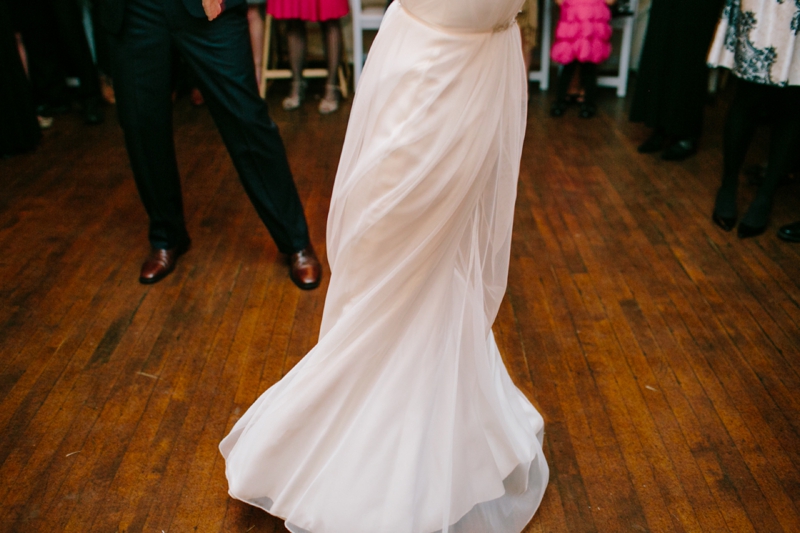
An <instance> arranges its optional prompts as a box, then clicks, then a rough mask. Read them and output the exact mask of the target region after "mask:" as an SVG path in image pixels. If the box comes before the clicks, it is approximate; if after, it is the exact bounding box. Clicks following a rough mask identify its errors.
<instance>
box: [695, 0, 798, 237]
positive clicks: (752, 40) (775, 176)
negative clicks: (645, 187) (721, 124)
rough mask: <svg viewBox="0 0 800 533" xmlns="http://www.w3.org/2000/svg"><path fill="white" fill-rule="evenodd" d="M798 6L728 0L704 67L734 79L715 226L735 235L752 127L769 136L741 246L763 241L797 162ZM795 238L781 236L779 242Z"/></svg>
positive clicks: (742, 224) (775, 1) (762, 0)
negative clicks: (766, 127) (762, 127)
mask: <svg viewBox="0 0 800 533" xmlns="http://www.w3.org/2000/svg"><path fill="white" fill-rule="evenodd" d="M798 31H800V3H799V2H783V3H781V2H779V1H778V0H726V3H725V10H724V11H723V12H722V19H721V20H720V23H719V26H718V27H717V33H716V35H715V37H714V42H713V44H712V45H711V52H709V55H708V63H709V64H710V65H711V66H714V67H723V68H728V69H730V71H731V73H732V74H733V75H734V76H736V78H738V79H737V80H736V81H737V85H736V95H735V96H734V99H733V102H731V106H730V108H729V109H728V116H727V118H726V120H725V131H724V134H723V171H722V184H721V185H720V188H719V191H717V197H716V199H715V201H714V212H713V214H712V218H713V220H714V222H715V223H716V224H717V225H718V226H719V227H720V228H722V229H723V230H725V231H731V230H732V229H733V228H734V227H736V220H737V205H736V204H737V200H738V198H737V196H738V194H737V193H738V188H739V172H740V171H741V169H742V165H743V164H744V158H745V156H746V155H747V149H748V148H749V146H750V141H751V140H752V139H753V134H754V133H755V130H756V127H757V126H758V125H759V123H761V122H762V121H763V120H764V119H765V118H767V119H768V120H769V124H770V128H771V130H772V131H771V136H770V145H769V160H768V161H767V170H766V173H765V174H764V179H763V181H762V182H761V184H760V185H759V187H758V191H757V192H756V195H755V198H753V200H752V202H751V203H750V207H748V209H747V212H746V213H745V215H744V216H743V217H742V221H741V222H740V223H739V227H738V228H737V234H738V236H739V238H740V239H744V238H747V237H755V236H757V235H761V234H762V233H764V231H765V230H766V229H767V226H768V225H769V217H770V213H771V211H772V200H773V198H774V196H775V190H776V189H777V187H778V184H779V183H780V181H781V179H783V178H784V177H785V176H786V175H787V174H788V173H789V172H790V171H791V170H792V167H793V165H794V163H795V162H796V161H797V157H798V151H797V147H798V146H800V53H798V52H800V50H799V49H798V47H800V40H798V38H797V34H798ZM793 235H794V236H795V237H796V236H797V234H796V233H794V232H793V231H792V228H781V230H780V231H779V236H781V237H782V238H784V237H792V236H793Z"/></svg>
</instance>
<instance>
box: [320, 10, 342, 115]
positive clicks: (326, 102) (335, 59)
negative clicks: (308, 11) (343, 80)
mask: <svg viewBox="0 0 800 533" xmlns="http://www.w3.org/2000/svg"><path fill="white" fill-rule="evenodd" d="M320 26H321V27H322V33H323V36H324V39H325V52H326V55H327V58H328V79H327V80H326V82H325V96H324V97H323V98H322V100H321V101H320V103H319V112H320V113H322V114H324V115H327V114H328V113H333V112H334V111H336V110H337V109H339V99H340V97H341V95H340V93H339V85H338V83H337V78H338V75H339V65H340V64H341V59H342V26H341V24H340V23H339V19H333V20H326V21H322V22H320Z"/></svg>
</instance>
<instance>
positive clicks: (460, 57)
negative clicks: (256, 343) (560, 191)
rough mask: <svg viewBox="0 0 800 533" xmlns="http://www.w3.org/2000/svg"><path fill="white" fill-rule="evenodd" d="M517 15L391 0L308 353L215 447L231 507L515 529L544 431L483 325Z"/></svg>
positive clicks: (489, 305)
mask: <svg viewBox="0 0 800 533" xmlns="http://www.w3.org/2000/svg"><path fill="white" fill-rule="evenodd" d="M520 3H521V0H403V1H402V5H401V4H399V3H398V2H395V3H394V4H392V6H391V7H390V8H389V10H388V11H387V14H386V16H385V19H384V22H383V24H382V26H381V30H380V32H379V33H378V36H377V37H376V40H375V42H374V43H373V46H372V49H371V50H370V54H369V59H368V60H367V64H366V66H365V69H364V74H363V76H362V78H361V82H360V84H359V87H358V91H357V93H356V97H355V101H354V102H353V108H352V112H351V116H350V123H349V126H348V131H347V135H346V139H345V144H344V148H343V152H342V157H341V161H340V164H339V169H338V173H337V177H336V182H335V185H334V191H333V198H332V202H331V209H330V214H329V219H328V260H329V262H330V266H331V272H332V275H331V280H330V287H329V289H328V294H327V299H326V303H325V310H324V314H323V320H322V327H321V331H320V337H319V342H318V344H317V346H316V347H315V348H314V349H312V350H311V351H310V352H309V353H308V354H307V355H306V356H305V357H304V358H303V360H301V361H300V362H299V363H298V364H297V365H296V366H295V367H294V368H293V369H292V370H291V371H290V372H289V373H288V374H287V375H286V376H285V377H284V378H283V379H282V380H281V381H279V382H278V383H276V384H275V385H274V386H272V387H271V388H270V389H269V390H267V391H266V392H265V393H264V394H263V395H262V396H261V397H260V398H259V399H258V400H257V401H256V402H255V403H254V404H253V406H252V407H251V408H250V409H249V410H248V411H247V412H246V413H245V414H244V415H243V416H242V418H241V419H240V420H239V421H238V422H237V423H236V424H235V426H234V428H233V429H232V431H231V433H230V434H229V435H228V436H227V437H226V438H225V439H224V440H223V441H222V443H221V444H220V450H221V451H222V454H223V456H224V457H225V459H226V474H227V477H228V482H229V491H230V494H231V495H232V496H233V497H234V498H238V499H240V500H242V501H245V502H247V503H250V504H252V505H256V506H259V507H261V508H263V509H265V510H266V511H268V512H270V513H271V514H273V515H275V516H279V517H282V518H284V519H285V520H286V525H287V527H288V528H289V530H290V531H292V532H294V533H309V532H310V533H434V532H442V533H519V532H520V531H521V530H522V529H523V528H524V527H525V525H526V524H527V523H528V522H529V521H530V519H531V517H532V516H533V514H534V512H535V511H536V509H537V508H538V506H539V503H540V501H541V498H542V496H543V493H544V490H545V487H546V485H547V479H548V467H547V463H546V462H545V458H544V455H543V453H542V447H541V440H542V434H543V428H544V422H543V419H542V417H541V416H540V415H539V413H538V412H537V411H536V409H535V408H534V407H533V406H532V405H531V403H530V402H529V401H528V399H527V398H526V397H525V396H524V395H523V394H522V393H521V392H520V391H519V389H517V387H515V386H514V384H513V383H512V381H511V379H510V377H509V374H508V372H507V370H506V369H505V366H504V365H503V361H502V359H501V357H500V353H499V351H498V349H497V345H496V344H495V341H494V337H493V335H492V331H491V325H492V323H493V322H494V320H495V317H496V315H497V311H498V308H499V305H500V302H501V299H502V298H503V294H504V292H505V287H506V279H507V275H508V262H509V256H510V244H511V226H512V220H513V212H514V202H515V197H516V183H517V176H518V173H519V161H520V155H521V150H522V141H523V135H524V130H525V116H526V80H525V73H524V72H523V70H524V69H523V63H522V56H521V44H520V37H519V30H518V29H517V27H516V25H514V24H513V23H512V22H511V21H513V19H514V16H515V15H516V13H517V11H518V10H519V7H520Z"/></svg>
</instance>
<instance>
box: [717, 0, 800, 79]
mask: <svg viewBox="0 0 800 533" xmlns="http://www.w3.org/2000/svg"><path fill="white" fill-rule="evenodd" d="M798 31H800V0H726V2H725V9H724V10H723V12H722V19H721V20H720V24H719V26H718V27H717V33H716V36H715V37H714V42H713V44H712V45H711V51H710V52H709V55H708V64H709V66H711V67H724V68H728V69H730V70H731V72H733V73H734V74H735V75H736V76H737V77H739V78H742V79H744V80H747V81H750V82H753V83H758V84H762V85H774V86H777V87H786V86H788V85H800V40H798V38H797V34H798Z"/></svg>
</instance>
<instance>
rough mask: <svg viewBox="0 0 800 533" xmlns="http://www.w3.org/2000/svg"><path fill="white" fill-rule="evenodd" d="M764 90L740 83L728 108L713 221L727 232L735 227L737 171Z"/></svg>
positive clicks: (750, 136)
mask: <svg viewBox="0 0 800 533" xmlns="http://www.w3.org/2000/svg"><path fill="white" fill-rule="evenodd" d="M762 89H763V87H761V86H759V85H756V84H754V83H749V82H746V81H742V80H739V85H738V86H737V88H736V96H734V98H733V102H731V106H730V108H729V109H728V116H727V118H726V119H725V130H724V132H723V169H722V185H721V186H720V188H719V191H718V192H717V198H716V200H715V202H714V221H715V222H716V223H717V225H719V226H720V227H721V228H722V229H724V230H726V231H730V230H732V229H733V226H734V225H735V224H736V195H737V191H738V188H739V172H740V171H741V169H742V165H743V164H744V158H745V155H747V148H748V147H749V146H750V141H751V140H752V139H753V133H755V130H756V126H757V124H758V108H759V104H760V103H762V101H763V96H764V95H763V91H762Z"/></svg>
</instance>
